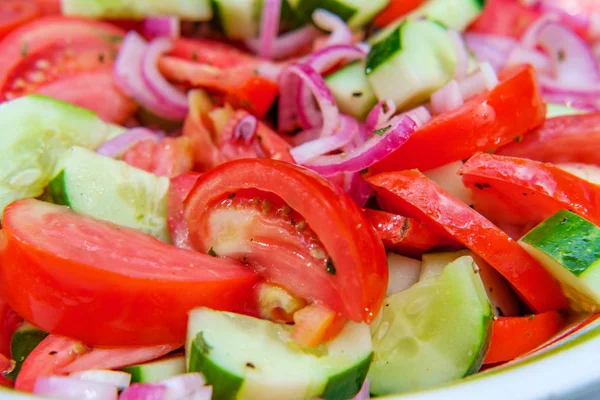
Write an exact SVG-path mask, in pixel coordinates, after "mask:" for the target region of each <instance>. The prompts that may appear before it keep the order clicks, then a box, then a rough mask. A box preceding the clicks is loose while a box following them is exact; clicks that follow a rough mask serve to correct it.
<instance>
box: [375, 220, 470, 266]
mask: <svg viewBox="0 0 600 400" xmlns="http://www.w3.org/2000/svg"><path fill="white" fill-rule="evenodd" d="M364 212H365V217H367V219H368V220H369V222H371V224H372V225H373V228H375V231H376V232H377V234H378V235H379V237H380V238H381V240H382V242H383V245H384V246H385V248H386V250H389V251H393V252H395V253H399V254H403V255H406V256H409V257H420V256H421V255H422V254H423V253H424V252H426V251H430V250H433V249H437V250H452V249H457V248H460V244H458V243H456V242H455V241H454V240H452V239H451V238H449V237H447V235H446V234H445V233H444V232H439V231H436V230H434V229H431V227H429V226H427V225H425V224H423V223H422V222H420V221H418V220H416V219H413V218H408V217H404V216H402V215H396V214H392V213H388V212H385V211H378V210H371V209H366V210H364Z"/></svg>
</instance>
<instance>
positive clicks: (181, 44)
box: [169, 38, 261, 70]
mask: <svg viewBox="0 0 600 400" xmlns="http://www.w3.org/2000/svg"><path fill="white" fill-rule="evenodd" d="M169 55H171V56H174V57H178V58H182V59H184V60H188V61H194V62H198V63H202V64H208V65H212V66H214V67H218V68H232V67H245V68H247V69H248V70H252V69H254V68H255V67H256V66H257V65H259V64H260V62H261V60H260V59H259V58H257V57H255V56H253V55H251V54H248V53H245V52H243V51H241V50H239V49H237V48H235V47H233V46H231V45H228V44H225V43H219V42H216V41H214V40H206V39H187V38H179V39H176V40H175V41H174V42H173V48H172V49H171V51H170V52H169Z"/></svg>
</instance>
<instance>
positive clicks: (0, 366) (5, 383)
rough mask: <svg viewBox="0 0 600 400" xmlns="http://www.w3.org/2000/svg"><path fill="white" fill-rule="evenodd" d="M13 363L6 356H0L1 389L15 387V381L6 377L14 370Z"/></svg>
mask: <svg viewBox="0 0 600 400" xmlns="http://www.w3.org/2000/svg"><path fill="white" fill-rule="evenodd" d="M12 367H13V365H12V362H11V361H10V359H9V358H8V357H6V356H5V355H4V354H0V387H8V388H12V387H13V381H11V380H10V379H8V378H7V377H6V376H5V375H6V374H7V373H8V372H9V371H10V370H11V369H12Z"/></svg>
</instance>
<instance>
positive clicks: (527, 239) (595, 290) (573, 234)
mask: <svg viewBox="0 0 600 400" xmlns="http://www.w3.org/2000/svg"><path fill="white" fill-rule="evenodd" d="M519 244H521V246H523V248H524V249H525V250H527V252H528V253H529V254H530V255H531V256H533V257H534V258H535V259H536V260H538V261H539V262H540V263H541V264H542V265H543V266H544V267H545V268H546V269H547V270H548V272H550V273H551V274H552V275H553V276H554V278H555V279H556V280H557V281H558V282H559V283H560V284H561V286H562V288H563V290H564V292H565V295H566V296H567V297H568V298H569V299H570V300H571V305H572V307H573V308H574V309H575V310H577V311H587V312H597V311H598V310H599V309H600V228H599V227H597V226H596V225H594V224H593V223H591V222H589V221H588V220H586V219H585V218H582V217H580V216H579V215H577V214H575V213H572V212H570V211H567V210H561V211H559V212H557V213H556V214H554V215H553V216H551V217H550V218H548V219H547V220H545V221H544V222H542V223H541V224H539V225H538V226H536V227H535V228H533V229H532V230H531V231H530V232H529V233H527V235H525V236H524V237H523V238H521V240H520V241H519Z"/></svg>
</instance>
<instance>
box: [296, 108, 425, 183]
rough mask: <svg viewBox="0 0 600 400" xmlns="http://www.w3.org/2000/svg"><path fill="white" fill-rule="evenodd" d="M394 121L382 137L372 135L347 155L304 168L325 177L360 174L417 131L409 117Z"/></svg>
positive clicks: (318, 160) (325, 158) (322, 159)
mask: <svg viewBox="0 0 600 400" xmlns="http://www.w3.org/2000/svg"><path fill="white" fill-rule="evenodd" d="M394 120H396V121H394ZM392 121H394V122H393V123H392ZM392 121H390V123H391V125H390V128H389V129H388V130H387V131H386V132H382V133H381V135H377V134H372V136H371V137H370V138H369V139H368V140H367V141H366V142H365V143H364V144H363V145H361V146H359V147H357V148H355V149H353V150H351V151H349V152H347V153H343V154H335V155H325V156H319V157H316V158H313V159H312V160H310V161H308V162H306V163H304V166H305V167H307V168H310V169H312V170H314V171H316V172H318V173H320V174H321V175H323V176H332V175H335V174H339V173H342V172H360V171H362V170H363V169H365V168H369V167H370V166H371V165H373V164H375V163H376V162H378V161H381V160H382V159H384V158H385V157H387V156H388V155H390V154H391V153H393V152H394V151H395V150H397V149H398V148H399V147H400V146H402V145H403V144H404V143H405V142H406V141H407V140H408V138H409V137H410V135H412V134H413V133H414V132H415V130H416V129H417V124H416V123H415V121H414V120H412V119H411V118H410V117H408V116H404V117H402V118H399V119H396V118H394V119H393V120H392Z"/></svg>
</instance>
